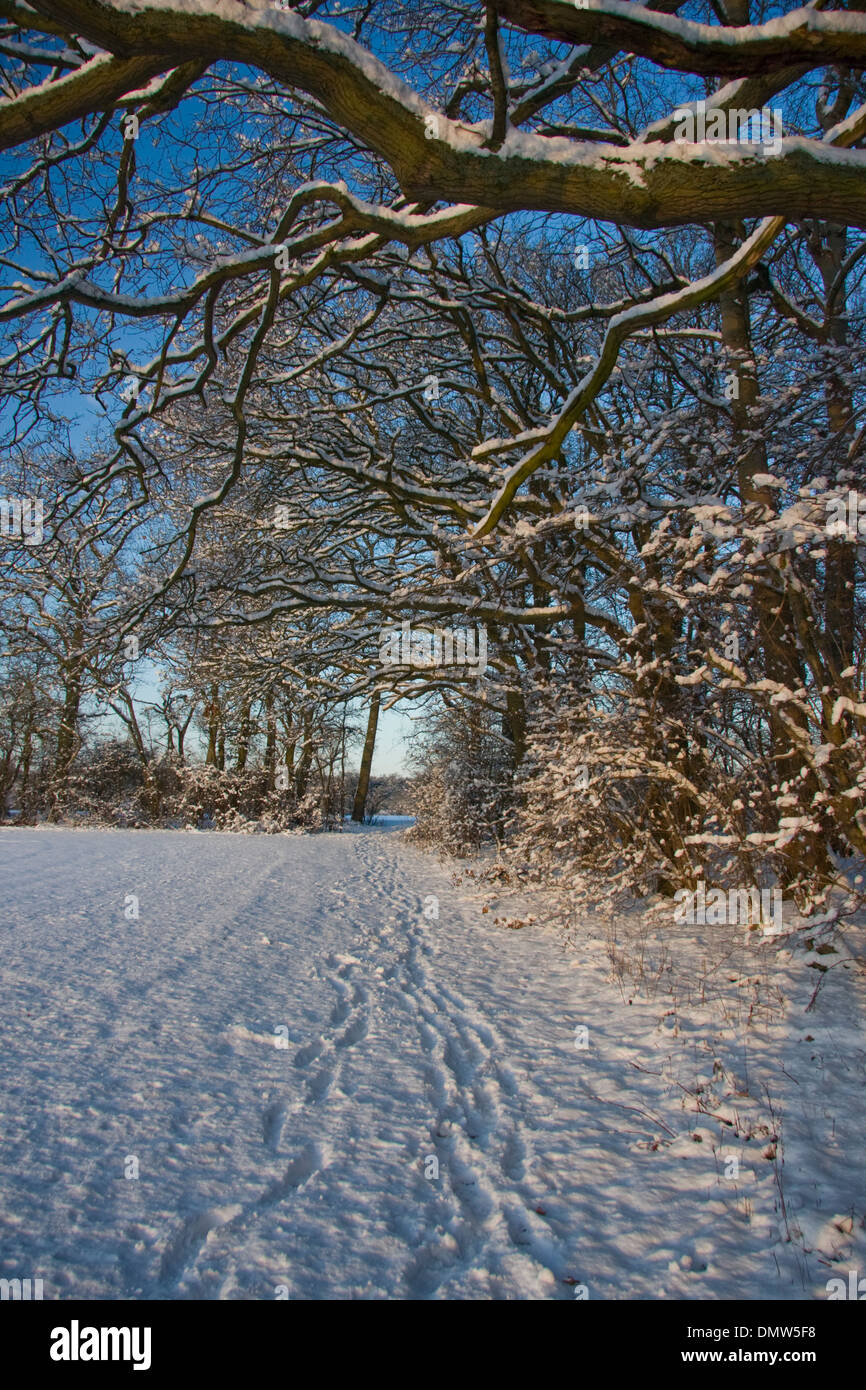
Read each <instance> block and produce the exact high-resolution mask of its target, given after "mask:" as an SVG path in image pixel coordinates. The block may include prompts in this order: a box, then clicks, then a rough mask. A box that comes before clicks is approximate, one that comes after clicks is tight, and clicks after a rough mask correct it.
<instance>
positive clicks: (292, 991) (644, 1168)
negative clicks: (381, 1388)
mask: <svg viewBox="0 0 866 1390" xmlns="http://www.w3.org/2000/svg"><path fill="white" fill-rule="evenodd" d="M0 872H2V875H3V893H2V903H3V908H2V919H0V932H2V960H0V1019H2V1039H0V1041H2V1069H0V1070H2V1075H0V1124H2V1131H0V1274H2V1275H4V1276H7V1277H12V1276H14V1275H16V1274H17V1275H19V1276H20V1277H27V1276H30V1277H42V1278H43V1279H44V1281H45V1296H46V1297H60V1298H64V1297H67V1298H68V1297H84V1298H122V1297H135V1298H208V1299H227V1298H274V1297H280V1296H283V1297H285V1296H288V1297H291V1298H316V1297H335V1298H383V1297H386V1298H387V1297H397V1298H407V1297H408V1298H429V1297H434V1298H436V1297H438V1298H448V1297H453V1298H487V1297H494V1298H545V1299H547V1298H566V1299H573V1298H574V1296H575V1287H574V1286H575V1285H579V1284H583V1285H585V1286H586V1287H587V1289H588V1292H589V1297H590V1298H635V1297H638V1298H664V1297H669V1298H670V1297H673V1298H718V1297H746V1298H761V1297H763V1298H767V1297H769V1298H804V1297H811V1296H814V1294H815V1293H816V1292H817V1290H818V1289H819V1287H820V1285H819V1284H816V1283H815V1280H816V1278H817V1276H818V1275H819V1274H821V1269H820V1267H819V1266H814V1267H813V1265H809V1267H808V1269H806V1266H805V1257H804V1256H803V1255H802V1254H801V1253H800V1252H799V1250H797V1249H794V1248H793V1247H792V1246H791V1245H790V1243H789V1244H787V1245H780V1230H779V1210H778V1207H779V1204H778V1200H777V1193H776V1188H777V1186H778V1184H777V1182H776V1181H775V1175H774V1165H773V1164H772V1163H771V1162H768V1161H767V1160H766V1159H764V1158H762V1154H761V1151H762V1147H765V1146H766V1131H765V1132H764V1133H763V1136H762V1135H761V1133H760V1132H759V1133H757V1134H756V1136H755V1138H754V1139H753V1140H751V1141H750V1142H744V1143H742V1144H740V1145H739V1148H738V1152H740V1153H742V1154H743V1155H744V1158H743V1162H744V1170H743V1173H742V1174H741V1176H740V1178H739V1180H738V1181H737V1182H726V1181H724V1180H723V1176H722V1174H721V1166H722V1163H723V1155H722V1153H721V1149H720V1144H721V1140H720V1138H719V1136H720V1133H721V1134H722V1135H723V1136H724V1131H723V1130H722V1129H721V1126H720V1124H719V1123H717V1122H715V1121H713V1122H709V1121H706V1120H705V1119H704V1118H703V1117H699V1118H700V1124H698V1123H697V1121H696V1118H695V1115H694V1114H689V1113H687V1111H686V1110H685V1109H684V1106H683V1098H682V1088H681V1087H680V1089H679V1090H678V1089H677V1086H676V1085H674V1084H672V1083H671V1081H670V1076H669V1074H666V1075H665V1076H664V1077H663V1076H662V1075H661V1071H662V1067H661V1063H662V1060H663V1058H664V1057H665V1056H666V1055H667V1054H668V1053H670V1052H671V1049H672V1048H674V1049H676V1048H680V1049H682V1047H683V1046H686V1042H684V1041H683V1040H682V1039H681V1038H679V1037H678V1039H677V1041H676V1042H675V1043H674V1042H672V1040H671V1039H670V1037H669V1033H668V1032H667V1031H666V1029H668V1028H669V1020H668V1018H666V1017H665V1007H664V1002H663V1001H662V1002H661V1003H660V1002H659V999H658V998H655V999H652V998H642V999H639V998H637V997H635V998H634V1001H633V1003H629V1002H628V1001H627V999H626V998H625V997H624V995H623V994H622V993H621V992H620V991H619V990H618V989H616V988H615V986H614V985H613V984H612V983H611V981H610V979H609V974H610V964H609V961H608V960H607V959H606V957H605V956H604V953H603V951H600V950H597V951H596V952H595V954H593V953H592V952H591V951H589V950H581V949H579V950H577V951H575V952H570V953H568V952H564V951H563V950H562V948H561V946H560V945H559V943H558V941H557V940H556V938H555V937H553V936H552V935H550V934H546V933H545V932H543V931H542V930H541V929H526V930H523V931H516V932H515V931H503V930H498V929H494V928H491V927H490V926H489V925H488V924H487V923H488V921H489V919H485V918H483V917H481V916H480V915H479V914H478V910H477V908H475V907H472V906H471V905H467V904H466V903H465V902H464V901H463V900H461V897H460V895H459V893H458V892H457V891H456V890H455V889H454V888H453V887H452V886H451V884H450V881H449V877H448V875H447V873H446V872H445V871H444V870H443V869H442V868H441V867H440V866H439V865H437V864H436V862H435V861H433V860H431V859H429V858H428V857H427V856H424V855H421V854H420V853H418V852H417V851H413V850H412V849H410V848H408V847H406V846H404V845H403V844H402V843H401V842H400V840H399V838H398V837H396V836H394V835H389V834H385V833H382V832H367V833H359V834H345V835H324V836H316V837H265V836H262V837H258V836H237V835H216V834H205V835H187V834H181V833H172V832H165V833H162V832H143V831H133V832H88V831H80V832H75V831H67V830H49V829H40V830H38V831H29V830H13V831H7V832H2V833H0ZM131 894H135V895H136V896H137V897H138V899H139V917H138V920H127V918H126V917H125V915H124V904H125V902H127V899H128V895H131ZM428 894H436V895H437V897H438V900H439V914H440V915H439V920H438V921H429V920H427V919H426V918H425V917H424V915H423V912H422V906H423V902H424V899H425V897H426V895H428ZM578 1026H586V1027H587V1028H588V1030H589V1033H588V1039H589V1041H588V1046H587V1048H586V1049H584V1050H580V1049H579V1048H577V1047H576V1046H575V1028H576V1027H578ZM713 1026H714V1025H711V1024H707V1032H708V1035H709V1036H710V1037H711V1035H712V1027H713ZM809 1026H810V1027H811V1029H812V1032H813V1034H814V1033H817V1031H818V1029H819V1026H820V1023H819V1022H815V1021H812V1022H810V1025H809ZM694 1027H695V1029H696V1030H697V1029H698V1025H697V1024H695V1025H694ZM678 1031H679V1029H678ZM800 1032H801V1034H802V1029H801V1030H800ZM768 1038H769V1035H768ZM772 1041H773V1040H772V1038H769V1042H768V1045H769V1043H772ZM850 1047H851V1048H854V1049H855V1050H856V1043H854V1042H852V1043H851V1044H850ZM665 1049H667V1052H665ZM694 1049H695V1051H696V1052H697V1051H699V1050H702V1049H703V1050H704V1051H705V1044H704V1041H703V1038H700V1039H698V1038H697V1036H696V1038H695V1040H694ZM849 1050H850V1049H849ZM707 1060H709V1062H710V1063H712V1060H713V1058H712V1055H710V1057H709V1059H707V1058H706V1057H705V1056H704V1057H703V1063H706V1062H707ZM783 1060H784V1059H783ZM759 1061H760V1052H759V1050H756V1057H755V1065H758V1063H759ZM706 1070H707V1071H710V1067H709V1066H707V1067H706ZM857 1084H858V1085H859V1086H860V1088H861V1089H860V1092H859V1094H860V1097H861V1099H862V1095H863V1091H862V1080H860V1081H858V1083H857ZM748 1104H749V1102H748V1100H747V1098H746V1097H745V1096H744V1098H743V1100H742V1105H743V1107H744V1108H746V1109H747V1108H748ZM820 1108H821V1107H820V1104H818V1105H817V1107H816V1110H815V1116H813V1117H812V1119H813V1120H814V1121H815V1125H814V1127H815V1136H814V1138H815V1143H816V1145H821V1146H823V1145H824V1141H825V1137H826V1136H825V1134H824V1128H826V1126H824V1128H822V1126H821V1125H820V1124H818V1122H817V1115H818V1111H819V1110H820ZM804 1114H806V1109H804ZM809 1114H811V1112H809ZM846 1115H847V1111H846V1109H845V1107H844V1106H843V1105H841V1104H840V1106H839V1113H838V1115H837V1114H835V1113H834V1116H833V1130H834V1142H836V1135H837V1121H838V1127H839V1128H838V1144H839V1146H841V1147H840V1152H839V1155H838V1156H837V1157H838V1162H837V1161H836V1160H834V1159H833V1157H832V1155H828V1156H827V1157H826V1163H827V1165H828V1166H827V1169H826V1172H825V1175H824V1176H825V1180H827V1174H828V1173H829V1174H830V1177H829V1182H830V1188H831V1195H830V1197H829V1198H827V1199H826V1200H829V1201H830V1202H831V1203H832V1201H833V1197H834V1196H836V1195H837V1193H838V1197H839V1202H841V1201H842V1200H843V1198H845V1196H846V1193H847V1192H848V1189H849V1188H850V1190H851V1192H852V1193H856V1192H857V1189H858V1183H859V1192H860V1194H861V1195H862V1178H858V1176H857V1174H858V1173H859V1172H860V1169H861V1167H862V1165H861V1164H860V1161H859V1158H858V1153H857V1147H858V1143H859V1141H858V1143H855V1142H854V1139H855V1136H854V1134H853V1132H851V1133H846V1131H845V1125H846ZM849 1118H850V1117H849ZM853 1122H854V1121H853V1118H851V1123H852V1124H853ZM809 1123H812V1120H810V1121H809ZM828 1124H829V1121H828ZM702 1126H703V1127H702ZM819 1130H820V1133H819V1132H818V1131H819ZM696 1134H697V1135H699V1136H700V1141H696V1138H695V1135H696ZM852 1147H853V1149H854V1152H852V1151H851V1149H852ZM859 1151H860V1152H861V1153H862V1147H860V1149H859ZM431 1160H435V1161H436V1163H438V1176H436V1175H435V1167H436V1165H435V1163H433V1162H432V1161H431ZM808 1161H809V1160H808V1157H807V1158H804V1160H803V1163H804V1165H807V1164H808ZM834 1162H836V1167H835V1168H833V1163H834ZM135 1171H137V1173H138V1176H137V1177H134V1176H125V1174H127V1173H134V1172H135ZM796 1176H797V1175H795V1177H796ZM814 1177H815V1174H814V1173H812V1174H809V1173H808V1172H806V1173H805V1174H804V1175H803V1182H804V1183H807V1182H809V1181H811V1180H812V1179H813V1178H814ZM800 1186H801V1187H802V1183H801V1184H800ZM834 1188H835V1189H836V1190H835V1191H834ZM798 1190H799V1189H798V1188H797V1184H796V1182H795V1183H794V1185H793V1186H792V1187H791V1190H790V1194H789V1195H790V1205H791V1206H792V1207H793V1208H796V1206H797V1204H798V1200H799V1199H798V1197H797V1192H798ZM852 1200H853V1199H852ZM800 1205H802V1202H800ZM841 1211H842V1214H843V1215H844V1211H845V1208H844V1207H842V1208H841ZM838 1215H839V1208H838V1207H833V1206H832V1205H831V1207H830V1208H829V1210H828V1211H827V1212H825V1213H824V1218H828V1217H830V1216H838ZM824 1218H822V1219H824ZM789 1219H790V1213H789ZM852 1225H856V1222H852ZM833 1229H834V1230H835V1227H833ZM855 1239H857V1234H856V1230H855V1234H854V1235H853V1236H851V1237H850V1240H855ZM812 1243H813V1245H814V1241H813V1242H812ZM825 1243H826V1242H825ZM842 1245H843V1246H844V1245H845V1242H844V1240H842ZM861 1249H862V1245H861ZM780 1250H783V1252H784V1251H787V1252H792V1251H793V1253H787V1254H785V1253H783V1254H782V1255H781V1257H780V1255H779V1251H780ZM846 1250H847V1251H848V1253H850V1241H849V1244H848V1246H847V1247H846ZM825 1254H826V1252H825ZM804 1270H805V1274H804V1273H803V1271H804ZM829 1272H833V1271H829ZM825 1277H826V1274H823V1275H821V1278H822V1279H823V1278H825ZM804 1280H806V1282H805V1284H804Z"/></svg>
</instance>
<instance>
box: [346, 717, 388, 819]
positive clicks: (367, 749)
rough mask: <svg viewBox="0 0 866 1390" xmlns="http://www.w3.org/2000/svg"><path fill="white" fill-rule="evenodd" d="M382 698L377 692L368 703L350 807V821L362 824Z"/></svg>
mask: <svg viewBox="0 0 866 1390" xmlns="http://www.w3.org/2000/svg"><path fill="white" fill-rule="evenodd" d="M381 700H382V697H381V694H380V692H379V691H378V690H377V691H375V692H374V694H373V698H372V700H371V701H370V714H369V716H368V718H367V736H366V738H365V739H364V751H363V753H362V754H361V770H360V772H359V773H358V786H357V789H356V791H355V801H354V804H353V806H352V820H354V821H358V823H359V824H363V821H364V813H365V811H366V807H367V796H368V794H369V791H370V769H371V768H372V766H373V750H374V748H375V746H376V729H377V727H378V724H379V705H380V703H381Z"/></svg>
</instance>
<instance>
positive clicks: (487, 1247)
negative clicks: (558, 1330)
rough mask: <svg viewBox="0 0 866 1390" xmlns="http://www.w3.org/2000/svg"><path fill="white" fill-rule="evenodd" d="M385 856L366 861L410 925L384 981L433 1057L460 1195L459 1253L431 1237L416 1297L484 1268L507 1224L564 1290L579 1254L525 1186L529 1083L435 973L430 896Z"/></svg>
mask: <svg viewBox="0 0 866 1390" xmlns="http://www.w3.org/2000/svg"><path fill="white" fill-rule="evenodd" d="M368 853H369V851H368ZM377 858H378V860H379V862H378V863H374V864H370V863H369V862H367V863H366V865H365V868H366V873H367V876H368V878H369V879H371V880H372V881H374V882H375V883H376V885H377V886H378V888H379V890H380V892H381V894H382V895H383V896H384V897H385V898H386V900H387V901H388V903H389V905H390V906H391V908H392V916H391V918H390V921H391V922H395V921H398V920H400V919H402V920H403V921H404V922H405V923H406V924H407V925H406V926H405V927H404V929H403V935H404V940H405V950H404V951H403V952H402V954H398V955H397V956H396V957H395V959H394V960H393V961H392V963H391V964H390V965H389V966H388V967H387V968H386V971H385V979H386V981H387V982H388V983H390V984H391V985H392V986H393V987H394V988H395V989H396V990H398V991H399V993H400V995H401V998H402V1001H403V1003H404V1004H405V1005H406V1006H407V1007H408V1009H409V1010H410V1012H411V1013H413V1014H414V1017H415V1021H416V1025H417V1029H418V1036H419V1041H420V1044H421V1047H422V1049H423V1050H424V1051H425V1052H426V1053H427V1054H428V1056H429V1062H428V1065H427V1067H426V1085H427V1089H428V1094H429V1096H430V1099H431V1103H432V1105H433V1106H434V1107H435V1118H434V1119H433V1121H432V1122H431V1124H430V1129H429V1134H430V1140H431V1145H432V1152H433V1153H434V1154H435V1156H436V1157H437V1158H438V1159H439V1173H440V1176H443V1175H444V1176H445V1179H446V1181H447V1184H448V1191H449V1192H450V1196H451V1199H452V1200H451V1223H450V1224H451V1226H453V1227H454V1230H453V1231H452V1232H451V1234H453V1236H454V1239H455V1242H456V1247H457V1249H456V1253H455V1252H454V1250H453V1248H452V1249H448V1248H445V1249H443V1245H442V1242H441V1240H438V1239H437V1238H436V1237H435V1235H434V1236H433V1237H432V1238H431V1239H428V1241H427V1243H426V1244H425V1245H424V1246H422V1248H421V1249H420V1250H419V1251H417V1252H416V1253H415V1254H414V1255H413V1256H412V1258H411V1259H410V1260H409V1262H408V1264H407V1267H406V1269H405V1272H404V1277H405V1281H406V1284H407V1287H408V1290H409V1293H410V1296H415V1297H425V1296H430V1295H431V1294H434V1293H435V1292H437V1291H438V1290H439V1289H440V1288H441V1287H442V1285H443V1283H445V1282H446V1280H447V1279H448V1277H449V1275H451V1274H453V1273H456V1272H459V1271H460V1269H461V1268H462V1267H464V1266H465V1267H473V1268H478V1267H483V1262H484V1259H485V1256H490V1257H492V1258H493V1260H496V1257H497V1252H496V1250H495V1249H494V1248H491V1247H493V1245H494V1241H495V1238H496V1237H498V1236H501V1232H502V1231H503V1230H504V1232H505V1234H506V1236H507V1241H508V1242H509V1243H510V1246H511V1247H512V1249H513V1250H514V1251H515V1252H517V1254H518V1255H519V1256H521V1257H523V1258H525V1259H528V1260H529V1261H531V1262H532V1264H533V1265H534V1266H535V1267H536V1271H537V1273H538V1274H539V1275H540V1276H541V1277H542V1278H544V1277H545V1276H547V1278H546V1282H547V1283H549V1282H550V1281H551V1280H555V1281H556V1283H557V1285H558V1287H560V1288H564V1286H563V1285H562V1283H561V1281H562V1279H563V1276H564V1275H565V1273H566V1272H567V1269H568V1268H570V1262H568V1264H567V1263H566V1260H565V1257H564V1256H563V1255H561V1254H560V1253H559V1251H558V1250H557V1247H556V1239H555V1236H554V1235H553V1233H552V1231H551V1230H550V1228H549V1226H548V1224H547V1223H546V1222H545V1221H544V1220H543V1219H542V1218H541V1217H540V1216H539V1214H538V1213H536V1212H535V1211H534V1210H533V1209H532V1205H531V1199H530V1198H528V1196H527V1194H526V1193H525V1191H524V1189H523V1187H522V1183H523V1180H524V1176H525V1171H526V1166H527V1162H528V1158H529V1149H528V1145H527V1142H526V1140H525V1138H524V1137H523V1135H522V1134H521V1131H520V1120H519V1116H518V1115H517V1114H516V1113H515V1112H516V1111H518V1110H519V1108H520V1099H521V1092H520V1083H519V1081H518V1079H517V1077H516V1075H515V1073H514V1071H513V1070H512V1069H511V1068H510V1067H509V1066H508V1065H507V1064H506V1063H503V1062H500V1061H499V1058H498V1056H497V1053H499V1054H501V1053H502V1052H503V1051H504V1050H505V1044H504V1041H503V1039H502V1037H501V1035H500V1034H499V1033H498V1031H497V1029H496V1028H495V1026H493V1025H492V1024H491V1023H490V1021H489V1019H486V1018H485V1019H483V1020H482V1019H481V1018H479V1017H478V1015H477V1013H476V1012H475V1011H473V1009H472V1006H471V1005H470V1004H469V1003H468V1001H467V1000H466V999H465V998H464V997H463V996H462V995H461V994H460V993H459V991H457V990H456V989H455V988H454V987H453V986H449V987H445V986H442V985H439V984H436V983H434V981H433V980H432V979H431V976H430V972H429V970H428V968H427V964H426V961H429V960H431V959H432V958H433V948H432V945H431V938H430V933H432V932H433V931H435V928H432V927H424V926H421V925H420V923H421V922H422V921H423V920H424V918H423V913H422V898H421V896H420V895H417V894H415V893H413V892H411V891H409V890H407V889H406V888H405V886H404V884H403V883H402V882H400V881H398V877H397V876H398V872H399V868H398V864H397V863H395V862H394V859H393V858H392V857H390V856H387V857H386V856H384V855H379V856H377ZM395 907H396V908H397V909H398V911H397V913H396V914H395V913H394V912H393V909H394V908H395ZM367 938H368V940H367V943H366V944H367V945H368V946H373V945H374V944H382V933H381V932H380V933H378V934H377V935H376V937H375V938H373V937H372V934H371V933H369V932H368V933H367ZM386 944H390V943H388V942H386ZM441 1204H442V1198H441V1196H439V1195H438V1194H436V1195H434V1194H431V1199H430V1201H429V1203H428V1207H429V1210H430V1213H431V1220H430V1222H429V1223H428V1224H429V1227H430V1229H431V1230H432V1231H433V1232H435V1230H436V1227H437V1226H440V1225H441V1224H442V1222H441ZM546 1292H549V1290H546ZM567 1296H568V1294H567V1293H565V1292H563V1297H567Z"/></svg>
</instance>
